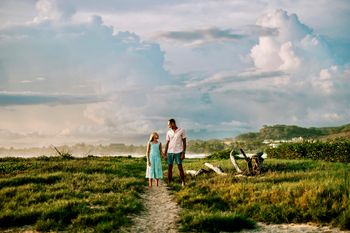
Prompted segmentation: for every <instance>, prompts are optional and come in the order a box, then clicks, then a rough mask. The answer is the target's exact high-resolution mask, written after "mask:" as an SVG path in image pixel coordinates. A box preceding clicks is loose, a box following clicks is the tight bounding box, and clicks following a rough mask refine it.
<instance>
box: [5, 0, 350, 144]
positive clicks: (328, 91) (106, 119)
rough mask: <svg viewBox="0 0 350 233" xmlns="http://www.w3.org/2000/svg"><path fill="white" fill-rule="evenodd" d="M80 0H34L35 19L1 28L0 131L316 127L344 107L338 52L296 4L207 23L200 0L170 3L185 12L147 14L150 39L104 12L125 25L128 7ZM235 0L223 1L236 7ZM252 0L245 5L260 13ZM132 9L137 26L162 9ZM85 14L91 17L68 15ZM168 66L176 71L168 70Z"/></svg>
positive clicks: (94, 136)
mask: <svg viewBox="0 0 350 233" xmlns="http://www.w3.org/2000/svg"><path fill="white" fill-rule="evenodd" d="M79 2H80V1H69V4H67V5H65V4H63V3H68V1H67V2H66V1H54V0H40V1H38V2H37V5H36V7H37V10H38V15H37V16H36V18H35V20H34V22H33V21H32V22H31V23H27V24H21V25H12V26H7V27H3V28H1V29H0V51H1V53H0V75H1V77H2V78H1V79H0V91H1V92H0V105H1V106H4V107H3V108H1V109H0V112H1V114H0V119H1V121H0V129H3V131H1V132H0V134H1V135H0V137H3V138H6V137H8V138H11V137H12V136H13V135H16V133H15V132H19V131H20V130H21V129H25V130H24V131H25V134H26V135H29V137H32V138H38V139H39V138H41V136H40V135H45V136H47V135H50V137H49V136H47V137H45V138H50V140H57V141H60V142H73V141H74V142H77V141H79V140H83V141H85V142H95V143H97V142H98V143H111V142H115V141H119V142H127V143H130V142H137V143H144V140H145V138H147V135H148V134H149V132H151V131H154V130H157V131H159V133H160V134H161V137H163V136H164V134H165V132H166V130H167V127H166V122H167V120H168V118H170V117H174V118H176V120H177V121H178V123H179V125H180V126H181V127H185V128H186V129H187V130H188V133H189V137H190V138H191V137H198V138H213V137H221V138H222V137H231V136H234V135H235V134H237V133H241V132H246V131H250V130H253V129H257V128H259V127H260V126H261V125H263V124H276V123H283V124H288V123H293V124H300V125H313V126H315V125H316V126H317V125H322V124H327V123H332V124H335V122H336V123H337V124H339V123H344V122H345V123H346V122H347V121H348V119H349V118H350V112H349V110H347V109H350V106H349V104H350V103H349V102H348V100H349V99H350V96H349V95H350V94H349V91H348V90H349V88H350V87H349V76H350V75H349V73H350V72H349V69H348V67H347V66H346V65H345V63H346V62H343V63H340V62H339V60H338V58H337V57H336V56H335V55H334V51H333V50H332V48H333V46H332V45H330V44H329V41H330V40H327V39H325V38H324V37H323V36H321V35H318V34H317V31H314V30H313V29H312V28H311V26H308V25H306V23H302V21H301V20H302V19H303V18H302V17H301V19H299V18H298V16H297V15H296V14H290V13H288V12H287V11H285V10H274V11H269V12H268V13H267V14H264V15H262V16H261V17H259V18H258V19H257V21H256V25H254V26H252V25H251V21H252V20H251V18H250V19H249V20H248V19H245V20H243V21H244V23H246V25H238V24H237V23H236V22H237V20H234V19H237V18H239V16H241V15H240V14H239V12H232V14H231V13H230V11H231V10H229V9H232V8H229V7H228V8H227V9H226V10H225V11H224V12H225V13H227V15H228V16H227V17H224V18H223V19H222V20H215V23H212V22H211V21H210V20H211V19H209V18H208V17H207V16H206V15H205V14H202V13H201V12H197V11H198V8H196V7H199V6H201V7H208V6H207V5H206V4H205V3H207V2H205V3H202V2H195V1H191V2H190V3H183V4H177V3H176V2H174V5H172V6H173V7H174V8H172V10H174V11H172V12H171V14H170V16H169V15H167V17H170V18H171V16H173V15H176V14H178V13H179V14H178V16H183V18H181V17H177V18H176V19H177V20H176V22H174V23H173V24H171V26H169V25H170V24H159V25H161V26H159V25H158V26H159V27H157V28H156V29H153V28H152V27H151V26H149V25H148V26H147V30H148V31H151V33H150V34H151V35H155V34H156V32H159V31H162V32H163V33H160V34H157V36H155V37H154V38H152V39H154V40H158V42H157V41H153V42H150V41H147V40H146V39H145V37H142V36H140V34H138V33H135V32H132V31H126V30H120V29H119V28H118V23H115V25H114V27H112V26H109V23H107V21H108V22H112V21H113V20H112V18H113V16H115V18H113V19H117V21H118V20H119V19H121V18H122V19H123V21H120V24H119V25H124V26H125V25H129V26H130V27H131V28H132V25H133V24H130V22H133V23H134V22H135V21H133V20H129V19H134V20H136V22H141V21H145V20H144V18H142V17H140V16H139V15H138V18H137V17H136V18H132V16H133V15H134V14H135V12H134V11H133V10H131V8H132V7H135V6H132V5H129V6H130V7H131V8H130V9H129V10H126V11H123V10H120V9H113V6H114V7H116V5H115V4H114V3H113V2H108V3H106V5H108V6H111V7H110V8H111V9H110V11H108V12H109V13H110V15H109V14H108V13H107V14H106V12H103V13H104V14H103V13H102V12H98V11H95V12H92V9H94V7H93V6H94V3H92V2H88V3H87V5H85V6H83V5H82V4H80V3H79ZM157 2H158V1H156V0H155V1H152V4H153V3H154V4H156V3H157ZM193 3H195V4H194V5H193ZM142 4H146V2H143V3H142ZM210 4H211V6H213V7H216V8H215V9H222V6H220V4H217V3H216V2H210ZM245 4H246V3H245V2H244V1H235V2H234V3H233V2H231V3H228V2H227V3H225V6H230V7H232V6H234V7H238V8H239V9H244V6H246V5H245ZM100 5H101V4H100ZM126 5H128V4H126ZM262 5H263V4H260V5H259V4H258V5H256V4H255V5H254V6H253V7H252V8H253V9H255V10H257V9H258V10H257V12H261V7H262ZM188 6H195V7H194V8H188ZM84 7H85V8H84ZM123 7H124V8H125V7H126V8H127V6H125V5H124V6H123ZM159 7H166V5H164V4H160V5H159ZM136 8H137V9H138V10H139V11H141V8H139V7H136ZM184 8H185V9H188V10H187V11H185V13H186V14H184ZM79 9H85V10H87V11H85V12H80V11H79ZM98 9H99V10H101V11H103V10H106V8H105V6H103V7H102V8H98ZM148 10H151V8H148ZM117 11H118V12H120V14H118V15H115V14H114V13H115V12H117ZM151 11H152V10H151ZM188 12H192V13H193V14H194V15H197V16H198V15H199V16H198V18H197V21H198V22H200V23H199V24H196V23H194V24H192V23H190V26H188V28H193V30H184V28H183V25H187V24H185V23H184V22H192V21H191V20H189V19H191V17H193V15H192V14H188ZM220 12H222V11H220ZM141 13H143V14H141V15H143V16H144V15H147V16H148V17H147V20H146V21H147V22H142V23H141V24H138V26H139V27H141V26H140V25H145V24H146V23H147V24H148V23H151V25H155V24H157V21H164V19H166V18H167V17H165V13H163V14H162V15H161V16H160V17H158V16H157V15H154V14H152V16H150V14H148V13H150V12H141ZM87 15H88V16H89V17H90V19H89V21H86V20H80V21H75V20H76V19H78V18H79V17H82V18H83V17H85V16H87ZM222 15H226V14H222ZM134 16H135V15H134ZM245 16H249V17H250V15H249V14H245ZM108 17H110V18H108ZM157 17H158V18H157ZM254 17H255V15H254ZM141 18H142V19H141ZM206 18H208V19H206ZM79 19H81V18H79ZM106 19H108V20H106ZM126 19H128V20H126ZM198 19H204V21H201V20H198ZM152 20H155V21H152ZM129 21H130V22H129ZM209 21H210V22H209ZM118 22H119V21H118ZM158 23H159V22H158ZM178 24H181V25H182V26H181V27H176V26H178ZM107 25H108V26H107ZM164 25H165V26H164ZM203 28H205V29H203ZM222 28H227V29H222ZM141 32H142V30H141ZM164 41H165V42H164ZM174 41H175V42H176V41H177V42H180V43H174ZM184 45H195V46H184ZM343 58H344V56H343ZM174 64H175V65H174ZM19 67H20V69H19ZM173 67H177V68H176V69H177V71H178V72H175V73H177V74H179V75H174V73H171V72H169V70H170V71H172V68H173ZM35 93H36V94H35ZM38 93H40V94H38ZM54 93H61V94H54ZM29 112H30V113H31V114H28V113H29ZM62 112H65V113H66V112H69V114H62ZM24 116H26V117H24ZM12 118H13V119H12ZM9 119H10V120H9ZM11 119H12V120H11ZM4 122H6V124H5V123H4ZM35 132H36V133H35ZM6 135H7V136H6ZM11 135H12V136H11ZM29 137H23V138H24V139H23V140H28V138H29ZM2 141H3V140H2ZM32 141H35V140H32ZM12 142H13V140H12ZM45 142H49V139H47V140H46V141H45Z"/></svg>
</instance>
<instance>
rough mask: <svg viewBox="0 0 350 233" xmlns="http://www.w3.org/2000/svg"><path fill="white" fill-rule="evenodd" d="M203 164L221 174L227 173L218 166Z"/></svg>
mask: <svg viewBox="0 0 350 233" xmlns="http://www.w3.org/2000/svg"><path fill="white" fill-rule="evenodd" d="M204 165H205V166H207V167H208V168H210V169H212V170H213V171H214V172H216V173H217V174H219V175H221V176H226V175H227V173H224V172H223V170H222V169H221V168H220V167H216V166H214V165H212V164H210V163H204Z"/></svg>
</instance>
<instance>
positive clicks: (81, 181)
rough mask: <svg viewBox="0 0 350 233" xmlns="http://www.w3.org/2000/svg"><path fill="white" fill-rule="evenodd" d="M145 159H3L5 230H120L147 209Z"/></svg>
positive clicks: (0, 217)
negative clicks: (141, 195) (144, 207)
mask: <svg viewBox="0 0 350 233" xmlns="http://www.w3.org/2000/svg"><path fill="white" fill-rule="evenodd" d="M144 168H145V162H144V161H143V159H136V158H117V157H114V158H111V157H108V158H107V157H104V158H103V157H102V158H101V157H100V158H98V157H91V156H90V157H87V158H80V159H77V158H72V157H71V156H68V155H66V156H61V157H40V158H31V159H21V158H1V159H0V209H1V212H0V230H1V229H2V230H4V229H8V228H14V227H21V226H24V225H31V228H32V229H35V230H38V231H69V232H82V231H84V232H89V231H90V232H115V231H118V229H120V227H122V226H127V225H128V224H130V223H131V219H130V217H128V216H129V214H133V213H134V214H136V213H139V212H140V211H141V210H142V209H143V204H142V201H141V199H140V194H141V193H142V192H143V190H144V189H143V187H144V184H145V180H144V178H143V177H144V170H145V169H144Z"/></svg>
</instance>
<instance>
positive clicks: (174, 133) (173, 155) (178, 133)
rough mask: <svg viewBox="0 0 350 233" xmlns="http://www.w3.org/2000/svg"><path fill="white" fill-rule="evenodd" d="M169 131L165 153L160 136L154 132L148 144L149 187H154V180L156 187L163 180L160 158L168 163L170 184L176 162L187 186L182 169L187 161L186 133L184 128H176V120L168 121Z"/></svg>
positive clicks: (147, 174)
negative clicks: (183, 161) (183, 163)
mask: <svg viewBox="0 0 350 233" xmlns="http://www.w3.org/2000/svg"><path fill="white" fill-rule="evenodd" d="M168 128H169V131H168V132H167V134H166V144H165V151H164V153H163V151H162V143H161V142H159V141H158V139H159V135H158V133H156V132H153V133H152V134H151V136H150V140H149V142H148V143H147V152H146V158H147V170H146V178H148V179H149V180H148V184H149V187H152V181H153V179H155V180H156V185H157V186H158V184H159V179H161V178H163V171H162V163H161V159H160V156H163V157H164V159H165V160H166V161H167V163H168V182H169V183H171V181H172V179H173V164H174V160H175V162H176V164H177V167H178V169H179V174H180V178H181V181H182V185H183V186H184V185H185V173H184V170H183V167H182V160H184V159H185V152H186V132H185V130H184V129H182V128H178V127H177V126H176V122H175V120H174V119H170V120H169V121H168Z"/></svg>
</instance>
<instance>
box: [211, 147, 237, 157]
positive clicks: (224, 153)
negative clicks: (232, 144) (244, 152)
mask: <svg viewBox="0 0 350 233" xmlns="http://www.w3.org/2000/svg"><path fill="white" fill-rule="evenodd" d="M230 152H231V149H226V150H221V151H216V152H214V153H212V154H210V155H209V156H208V157H207V158H208V159H229V158H230ZM233 154H234V155H237V154H238V152H236V151H234V152H233Z"/></svg>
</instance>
